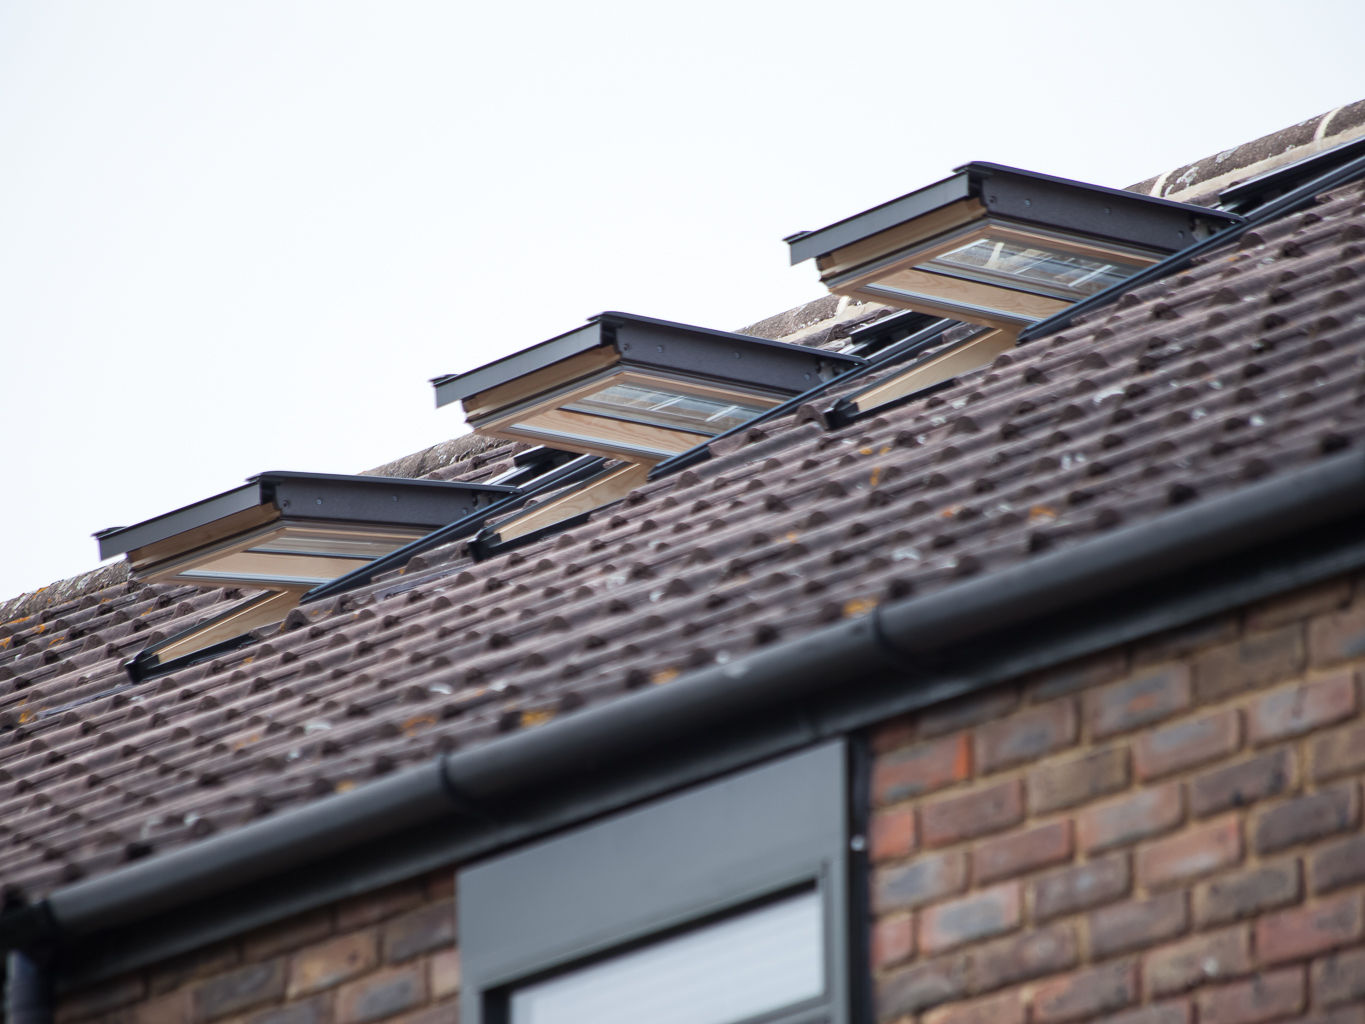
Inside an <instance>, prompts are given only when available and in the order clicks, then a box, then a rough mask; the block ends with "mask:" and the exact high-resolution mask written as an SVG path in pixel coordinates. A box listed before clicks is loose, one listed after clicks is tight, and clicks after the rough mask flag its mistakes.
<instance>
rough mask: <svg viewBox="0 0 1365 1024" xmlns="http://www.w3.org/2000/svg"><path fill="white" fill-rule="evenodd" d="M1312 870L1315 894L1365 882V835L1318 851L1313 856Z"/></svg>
mask: <svg viewBox="0 0 1365 1024" xmlns="http://www.w3.org/2000/svg"><path fill="white" fill-rule="evenodd" d="M1311 868H1312V874H1311V877H1312V879H1313V891H1314V892H1315V893H1324V892H1331V891H1332V890H1333V889H1340V888H1341V887H1342V886H1344V885H1353V884H1355V883H1357V882H1365V835H1359V836H1352V837H1351V838H1350V839H1343V840H1341V841H1340V842H1336V843H1333V844H1332V845H1331V846H1327V847H1324V848H1323V849H1321V850H1318V851H1317V852H1316V853H1314V854H1313V860H1312V862H1311Z"/></svg>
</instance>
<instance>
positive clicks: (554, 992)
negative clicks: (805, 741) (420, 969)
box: [457, 742, 850, 1024]
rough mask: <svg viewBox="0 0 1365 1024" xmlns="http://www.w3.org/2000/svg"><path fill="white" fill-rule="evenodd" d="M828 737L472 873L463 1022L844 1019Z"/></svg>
mask: <svg viewBox="0 0 1365 1024" xmlns="http://www.w3.org/2000/svg"><path fill="white" fill-rule="evenodd" d="M845 756H846V755H845V750H844V746H843V744H842V743H838V742H836V743H830V744H826V745H823V746H820V747H817V748H814V749H812V750H808V751H805V752H803V753H800V754H797V755H795V756H792V757H788V758H785V759H783V760H780V761H777V762H774V763H771V764H768V765H764V766H762V767H760V768H756V769H751V770H749V771H746V772H741V773H738V774H736V775H733V776H731V777H729V778H726V779H722V780H720V781H718V782H713V783H710V784H707V785H704V786H700V787H697V788H694V789H691V790H688V791H686V792H684V793H682V794H679V795H676V796H672V797H668V798H665V799H663V800H659V801H656V802H654V803H652V804H649V805H647V806H644V807H641V808H637V809H635V810H632V811H628V812H625V813H623V814H618V815H615V816H613V817H611V818H608V819H606V820H604V821H601V822H598V823H595V824H592V825H588V826H586V827H583V828H580V829H577V830H574V831H572V832H569V833H566V834H564V835H561V836H557V837H555V838H552V839H548V840H544V841H542V842H539V843H536V844H533V845H531V846H528V847H524V848H522V849H520V850H516V851H514V852H511V853H508V854H505V855H503V856H501V857H498V858H494V859H492V860H489V861H487V862H484V863H482V864H479V865H475V866H473V867H470V868H467V869H465V870H464V871H462V872H461V873H460V875H459V896H458V899H457V906H458V907H459V914H460V923H459V932H460V947H461V960H462V964H463V972H464V981H465V985H464V993H463V996H462V999H463V1002H462V1004H461V1019H462V1020H464V1021H466V1024H567V1022H575V1024H577V1022H581V1021H593V1022H595V1024H597V1022H600V1024H613V1022H615V1021H639V1020H648V1021H651V1022H662V1024H672V1022H678V1024H682V1022H686V1024H737V1022H741V1021H745V1022H747V1021H756V1020H762V1021H764V1022H771V1024H797V1022H803V1024H804V1022H814V1021H826V1022H832V1024H847V1022H848V1021H849V1020H850V1011H849V982H848V974H849V972H848V962H847V961H848V948H849V945H850V943H849V941H848V937H849V933H850V928H849V921H848V914H849V899H848V864H847V853H846V850H847V795H846V794H847V783H846V779H847V772H846V768H845Z"/></svg>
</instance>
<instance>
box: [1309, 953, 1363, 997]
mask: <svg viewBox="0 0 1365 1024" xmlns="http://www.w3.org/2000/svg"><path fill="white" fill-rule="evenodd" d="M1310 977H1311V978H1312V982H1313V1005H1315V1006H1339V1005H1341V1004H1342V1003H1362V1004H1365V949H1353V950H1350V951H1349V952H1342V953H1333V954H1330V955H1328V956H1325V957H1321V958H1320V959H1317V960H1314V961H1313V969H1312V973H1311V975H1310Z"/></svg>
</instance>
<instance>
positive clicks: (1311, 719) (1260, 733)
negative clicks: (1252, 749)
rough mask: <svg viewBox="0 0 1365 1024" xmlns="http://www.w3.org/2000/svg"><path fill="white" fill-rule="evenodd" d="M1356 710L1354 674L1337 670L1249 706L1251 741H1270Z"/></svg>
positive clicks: (1350, 713)
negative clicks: (1332, 673) (1333, 673)
mask: <svg viewBox="0 0 1365 1024" xmlns="http://www.w3.org/2000/svg"><path fill="white" fill-rule="evenodd" d="M1355 711H1356V685H1355V678H1354V676H1353V674H1352V673H1351V672H1349V671H1345V672H1338V673H1336V674H1335V675H1330V676H1326V677H1324V678H1322V679H1316V680H1314V681H1313V682H1311V683H1300V684H1299V685H1297V686H1290V687H1287V688H1285V689H1282V690H1275V691H1273V692H1272V693H1267V694H1266V695H1265V696H1264V697H1261V698H1260V699H1259V700H1257V701H1255V702H1254V703H1253V704H1252V705H1251V706H1250V707H1249V708H1248V709H1247V729H1248V734H1249V738H1250V739H1251V742H1252V743H1269V742H1271V741H1272V740H1281V739H1285V738H1286V737H1289V736H1299V735H1302V734H1303V733H1306V732H1311V731H1312V730H1313V729H1321V728H1322V727H1323V726H1324V725H1331V724H1332V723H1333V722H1340V721H1341V720H1342V719H1344V718H1350V717H1351V716H1352V715H1353V714H1355Z"/></svg>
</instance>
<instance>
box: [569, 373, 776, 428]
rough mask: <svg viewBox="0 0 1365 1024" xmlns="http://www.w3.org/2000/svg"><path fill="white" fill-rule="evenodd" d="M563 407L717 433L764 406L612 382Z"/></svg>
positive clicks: (641, 421)
mask: <svg viewBox="0 0 1365 1024" xmlns="http://www.w3.org/2000/svg"><path fill="white" fill-rule="evenodd" d="M565 408H566V409H568V410H569V411H571V412H584V413H595V414H598V415H606V416H615V417H618V418H620V419H625V420H632V421H633V422H636V423H652V424H654V425H655V426H660V427H682V428H684V429H686V430H692V431H695V432H697V433H700V434H719V433H720V432H721V431H723V430H729V429H730V428H731V427H736V426H739V425H740V424H741V423H745V422H747V421H749V420H751V419H753V418H754V417H755V416H757V415H758V414H759V413H760V412H762V411H763V410H764V408H766V407H765V406H761V405H753V404H749V403H745V402H733V401H730V400H728V399H724V398H705V397H702V396H700V395H690V394H685V393H682V392H670V391H659V390H656V389H654V388H645V387H640V386H639V385H636V384H612V385H611V386H609V387H605V388H603V389H602V390H601V391H596V392H593V393H592V394H591V395H586V396H584V397H583V398H580V399H578V400H577V401H575V402H574V403H573V404H572V405H566V406H565Z"/></svg>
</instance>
